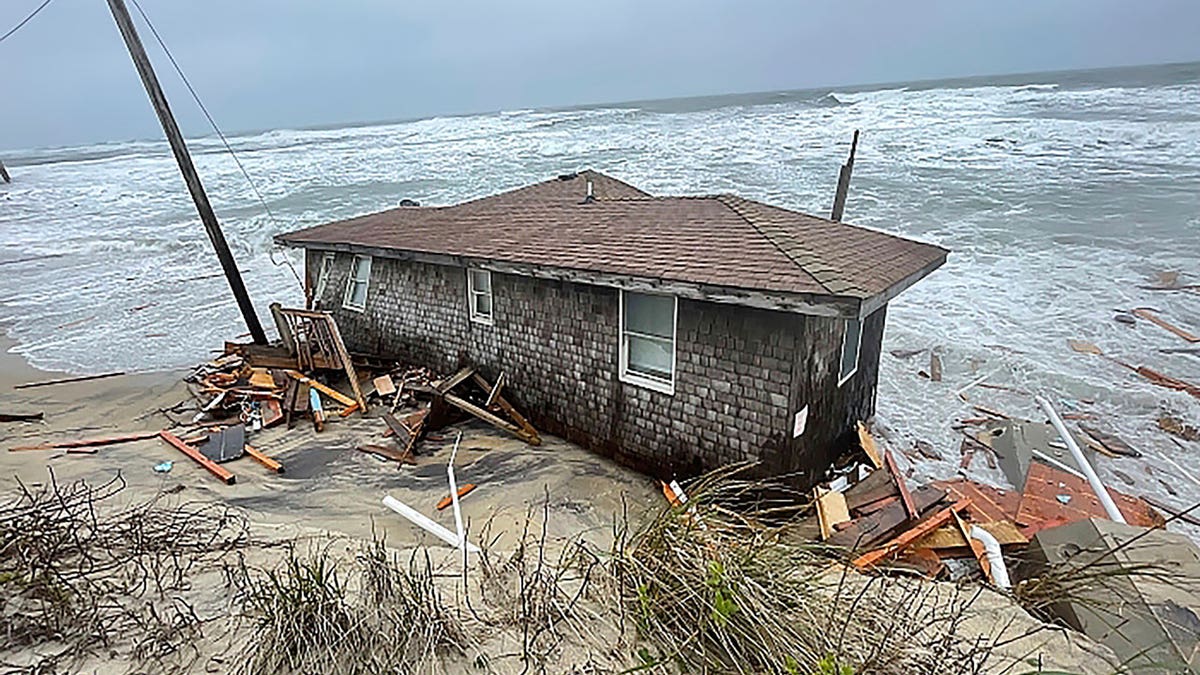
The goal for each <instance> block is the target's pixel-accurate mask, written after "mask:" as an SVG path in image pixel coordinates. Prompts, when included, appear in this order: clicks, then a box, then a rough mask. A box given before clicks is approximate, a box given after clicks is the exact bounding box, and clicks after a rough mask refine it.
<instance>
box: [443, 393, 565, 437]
mask: <svg viewBox="0 0 1200 675" xmlns="http://www.w3.org/2000/svg"><path fill="white" fill-rule="evenodd" d="M443 398H445V399H446V402H447V403H449V404H450V405H452V406H454V407H456V408H458V409H459V410H462V411H463V412H466V413H470V414H472V415H474V416H476V417H478V418H479V419H481V420H483V421H484V422H487V423H488V424H490V425H492V426H494V427H496V428H497V429H503V430H504V431H507V432H509V433H511V434H512V435H514V436H516V437H517V438H519V439H521V440H523V441H525V442H526V443H528V444H530V445H537V444H539V443H541V442H542V439H541V438H539V437H538V435H537V433H536V432H534V433H530V428H524V427H519V426H517V425H515V424H513V423H512V422H509V421H507V420H504V419H501V418H500V417H497V416H496V415H494V414H492V413H491V412H488V411H487V410H484V409H483V408H480V407H479V406H477V405H475V404H474V403H471V402H470V401H467V400H464V399H461V398H459V397H457V396H455V395H454V394H445V395H444V396H443Z"/></svg>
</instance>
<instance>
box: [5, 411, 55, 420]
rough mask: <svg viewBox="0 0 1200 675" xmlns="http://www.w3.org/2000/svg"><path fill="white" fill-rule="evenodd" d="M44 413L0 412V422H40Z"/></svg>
mask: <svg viewBox="0 0 1200 675" xmlns="http://www.w3.org/2000/svg"><path fill="white" fill-rule="evenodd" d="M44 417H45V413H42V412H35V413H0V422H41V421H42V419H43V418H44Z"/></svg>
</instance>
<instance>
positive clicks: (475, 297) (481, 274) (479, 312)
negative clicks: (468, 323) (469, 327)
mask: <svg viewBox="0 0 1200 675" xmlns="http://www.w3.org/2000/svg"><path fill="white" fill-rule="evenodd" d="M467 307H468V309H469V310H470V312H471V320H472V321H474V322H475V323H483V324H487V325H489V326H490V325H492V273H491V272H488V271H487V270H473V269H470V268H468V269H467Z"/></svg>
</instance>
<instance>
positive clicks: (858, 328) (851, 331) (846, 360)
mask: <svg viewBox="0 0 1200 675" xmlns="http://www.w3.org/2000/svg"><path fill="white" fill-rule="evenodd" d="M845 324H846V328H845V330H844V331H843V332H842V360H841V365H840V367H839V368H838V386H839V387H840V386H842V385H843V384H845V382H846V380H849V379H850V378H851V377H852V376H853V375H854V373H856V372H858V350H859V348H860V347H861V346H862V321H860V320H858V319H846V321H845Z"/></svg>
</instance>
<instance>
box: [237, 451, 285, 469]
mask: <svg viewBox="0 0 1200 675" xmlns="http://www.w3.org/2000/svg"><path fill="white" fill-rule="evenodd" d="M245 448H246V454H247V455H250V458H251V459H253V460H254V461H256V462H258V463H259V464H262V465H263V466H265V467H267V468H268V469H270V470H272V471H274V472H275V473H283V465H282V464H280V463H279V462H277V461H275V460H273V459H271V458H270V457H267V456H266V455H264V454H263V453H261V452H259V451H258V450H257V449H255V448H253V447H251V446H249V445H247V446H245Z"/></svg>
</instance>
